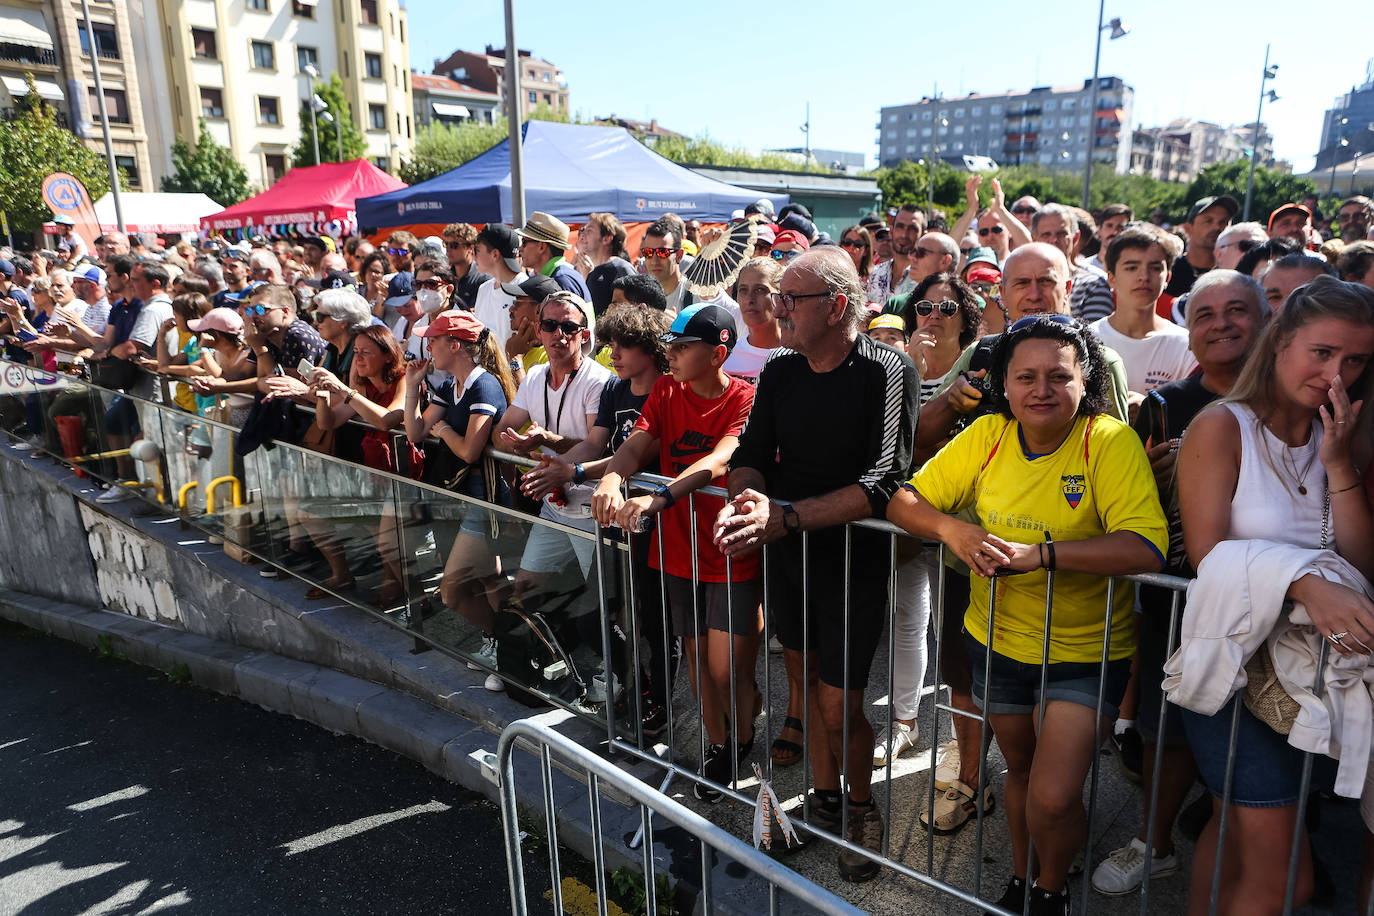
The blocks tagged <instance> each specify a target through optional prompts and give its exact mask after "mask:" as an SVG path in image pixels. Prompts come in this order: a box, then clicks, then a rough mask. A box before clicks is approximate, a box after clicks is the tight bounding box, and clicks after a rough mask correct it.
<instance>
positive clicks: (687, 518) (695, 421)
mask: <svg viewBox="0 0 1374 916" xmlns="http://www.w3.org/2000/svg"><path fill="white" fill-rule="evenodd" d="M753 406H754V386H753V385H750V384H749V383H748V382H746V381H743V380H742V379H738V378H731V379H730V384H728V385H727V386H726V387H725V392H724V393H723V394H722V395H721V396H720V397H718V398H716V399H714V400H710V401H708V400H706V399H705V398H701V397H698V396H697V395H695V394H693V393H692V388H691V386H690V385H688V384H687V383H685V382H675V381H673V377H672V376H671V375H665V376H663V377H661V378H660V379H659V380H658V381H656V382H654V387H653V390H652V391H650V392H649V399H648V400H647V401H645V402H644V407H643V409H641V410H640V412H639V420H638V421H636V423H635V429H642V430H644V431H645V432H647V433H648V434H649V435H651V436H653V437H655V438H656V439H658V455H659V457H658V461H659V467H660V468H661V473H662V474H663V475H664V476H665V477H676V476H677V475H679V474H681V473H682V472H683V471H685V470H687V468H689V467H691V466H692V464H693V463H694V462H696V461H697V460H699V459H700V458H701V457H702V456H703V455H706V454H708V453H709V452H710V451H711V450H712V449H714V448H715V447H716V443H717V442H719V441H720V440H721V439H722V438H723V437H725V436H738V435H739V434H740V430H742V429H744V421H745V420H747V419H748V418H749V409H750V408H751V407H753ZM711 483H712V484H714V485H715V486H724V485H725V478H724V477H723V476H722V477H719V478H717V479H716V480H713V481H712V482H711ZM688 503H689V501H688V499H687V498H686V497H683V498H682V499H679V500H678V501H677V502H676V503H674V504H673V506H672V507H671V508H670V509H668V510H667V511H666V512H661V513H659V516H658V526H657V527H656V529H655V531H656V532H657V536H659V537H662V538H663V564H664V567H665V568H664V571H665V572H667V573H668V574H669V575H673V576H679V577H680V578H683V579H690V578H691V577H692V547H691V540H690V537H691V530H692V529H691V525H692V519H691V515H690V514H689V509H688ZM691 505H692V506H693V507H695V509H696V516H697V578H698V579H699V580H700V581H702V582H726V581H735V582H746V581H748V580H750V579H753V578H757V576H758V574H759V555H758V553H757V552H755V553H751V554H749V555H747V556H744V557H736V558H734V559H733V560H731V561H730V575H729V577H728V578H727V576H726V574H725V556H724V555H723V554H722V553H721V552H720V550H719V549H717V547H716V545H715V544H713V543H712V542H711V526H712V525H714V524H715V521H716V516H717V515H718V514H719V513H720V510H721V509H723V508H724V507H725V500H723V499H722V498H721V497H719V496H703V495H701V494H696V495H695V496H694V497H693V499H692V500H691ZM658 555H659V550H658V545H657V544H656V543H655V544H653V545H652V546H651V547H650V550H649V565H650V566H652V567H653V568H654V569H658V568H659V565H658Z"/></svg>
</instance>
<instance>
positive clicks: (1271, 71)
mask: <svg viewBox="0 0 1374 916" xmlns="http://www.w3.org/2000/svg"><path fill="white" fill-rule="evenodd" d="M1269 48H1270V46H1269V45H1265V46H1264V75H1263V76H1261V77H1260V91H1259V109H1258V110H1257V111H1256V112H1255V134H1254V139H1253V140H1251V141H1250V176H1249V177H1248V178H1246V179H1245V208H1244V210H1243V211H1242V213H1241V217H1240V218H1241V219H1242V220H1248V219H1249V218H1250V200H1251V198H1253V197H1254V195H1255V163H1256V162H1257V161H1258V160H1259V132H1260V119H1261V118H1262V117H1263V115H1264V99H1265V97H1266V96H1267V97H1268V98H1269V101H1270V102H1277V101H1278V100H1279V94H1278V93H1277V92H1275V91H1274V90H1272V89H1269V90H1267V91H1266V90H1265V88H1264V86H1265V84H1266V83H1267V82H1269V81H1270V80H1271V79H1274V78H1275V77H1277V76H1278V75H1279V65H1278V64H1270V63H1269Z"/></svg>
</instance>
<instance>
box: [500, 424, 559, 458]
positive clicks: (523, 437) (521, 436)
mask: <svg viewBox="0 0 1374 916" xmlns="http://www.w3.org/2000/svg"><path fill="white" fill-rule="evenodd" d="M549 441H550V440H549V435H548V432H547V431H546V430H545V429H544V428H543V427H542V426H540V425H539V424H538V423H531V424H530V425H529V428H528V429H526V430H525V431H524V432H523V433H522V432H519V431H518V430H514V429H503V430H501V444H502V445H504V446H506V447H507V448H509V449H510V450H511V451H513V452H516V453H518V454H521V455H528V454H529V453H530V452H532V451H534V450H535V449H537V448H541V447H543V446H545V445H548V444H549Z"/></svg>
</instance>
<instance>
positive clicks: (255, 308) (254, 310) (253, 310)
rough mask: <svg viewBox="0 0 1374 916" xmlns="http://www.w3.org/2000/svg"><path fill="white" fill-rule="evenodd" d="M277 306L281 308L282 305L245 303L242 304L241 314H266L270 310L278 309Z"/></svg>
mask: <svg viewBox="0 0 1374 916" xmlns="http://www.w3.org/2000/svg"><path fill="white" fill-rule="evenodd" d="M279 308H282V306H280V305H245V306H243V314H245V315H266V314H267V313H268V312H270V311H272V310H273V309H279Z"/></svg>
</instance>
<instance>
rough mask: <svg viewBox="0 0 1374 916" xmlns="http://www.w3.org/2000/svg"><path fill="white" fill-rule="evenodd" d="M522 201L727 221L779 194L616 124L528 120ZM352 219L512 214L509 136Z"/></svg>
mask: <svg viewBox="0 0 1374 916" xmlns="http://www.w3.org/2000/svg"><path fill="white" fill-rule="evenodd" d="M521 130H522V134H521V136H522V137H523V138H524V147H523V153H524V157H523V158H524V176H525V210H526V212H527V213H528V212H533V211H535V210H542V211H544V212H545V213H551V214H553V215H554V216H556V217H558V218H559V219H561V220H563V222H565V223H569V224H578V223H585V222H586V221H587V217H588V215H589V214H591V213H612V214H614V215H615V216H616V217H617V218H618V219H620V220H621V222H626V223H639V222H648V221H652V220H654V219H657V218H658V217H659V216H662V215H663V214H664V213H676V214H677V215H678V216H681V217H682V218H683V219H699V220H702V221H703V222H724V221H725V220H728V219H729V218H730V214H731V213H732V212H733V211H735V210H740V209H743V208H744V207H746V206H748V205H749V204H751V203H753V202H754V201H756V200H758V199H760V198H761V197H767V198H768V199H769V200H771V201H773V206H774V207H775V208H781V207H783V206H784V205H786V203H787V201H788V196H787V195H786V194H763V193H760V192H759V191H748V190H745V189H743V188H737V187H735V186H734V185H730V184H725V183H724V182H721V181H716V180H714V179H711V178H706V177H704V176H701V175H698V174H697V173H696V172H693V171H692V170H691V169H687V168H684V167H682V166H680V165H678V164H677V163H675V162H671V161H669V160H667V159H664V158H663V157H662V156H660V155H658V154H657V153H655V152H654V151H653V150H651V149H649V148H648V147H647V146H645V145H644V144H643V143H640V142H639V141H638V140H636V139H635V138H634V137H633V136H631V135H630V133H629V132H628V131H626V130H625V129H624V128H623V127H592V126H589V125H585V124H558V123H554V122H551V121H526V122H525V124H524V126H523V127H522V128H521ZM357 208H358V224H359V225H360V226H363V227H367V228H368V229H369V230H383V229H389V228H397V227H402V226H415V225H421V226H423V225H426V224H434V225H439V226H442V225H443V224H445V223H451V222H465V223H510V222H512V220H513V217H512V210H511V183H510V140H509V139H507V140H502V141H501V142H500V143H498V144H497V145H496V146H494V147H492V148H491V149H489V150H487V151H486V152H485V153H483V154H482V155H480V156H478V157H477V158H476V159H473V160H471V161H469V162H466V163H464V164H463V165H460V166H458V167H457V168H456V169H451V170H450V171H447V172H445V173H444V174H442V175H438V176H436V177H434V178H431V179H430V180H429V181H424V182H421V183H420V184H416V185H411V186H410V187H408V188H402V189H400V190H398V191H391V192H388V193H386V194H378V195H376V196H375V197H363V198H359V199H358V202H357Z"/></svg>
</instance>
